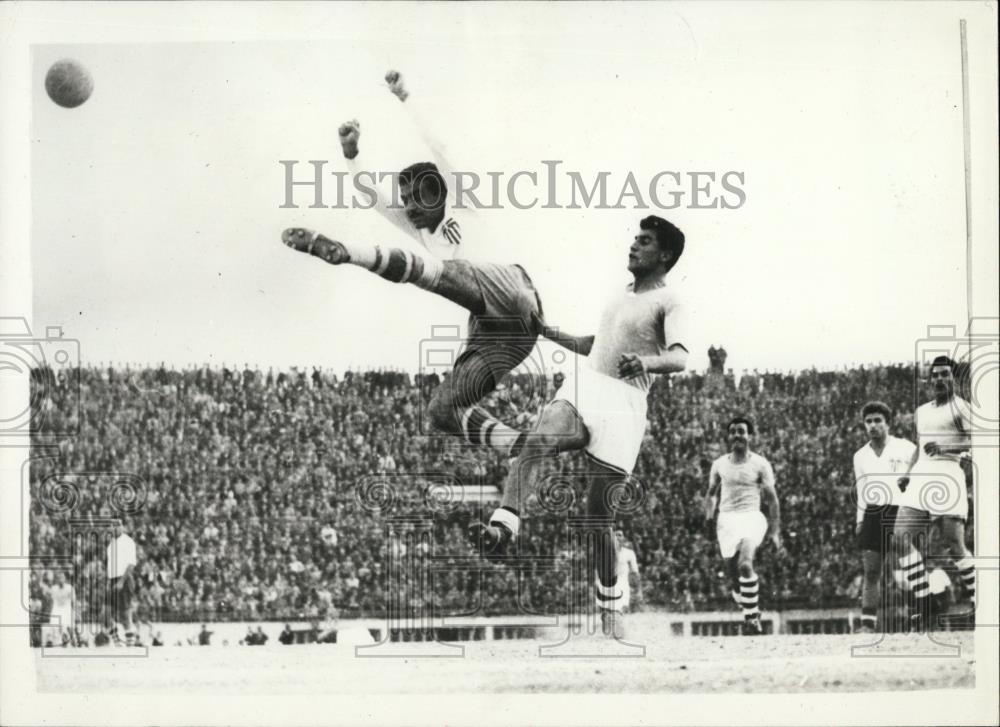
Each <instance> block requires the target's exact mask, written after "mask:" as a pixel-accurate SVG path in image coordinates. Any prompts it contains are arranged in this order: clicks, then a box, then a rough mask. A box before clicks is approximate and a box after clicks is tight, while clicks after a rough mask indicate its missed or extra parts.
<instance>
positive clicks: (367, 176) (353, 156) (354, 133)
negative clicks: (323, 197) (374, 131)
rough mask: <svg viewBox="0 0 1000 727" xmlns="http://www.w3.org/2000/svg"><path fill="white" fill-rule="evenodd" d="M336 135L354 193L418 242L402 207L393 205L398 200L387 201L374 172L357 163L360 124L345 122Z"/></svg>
mask: <svg viewBox="0 0 1000 727" xmlns="http://www.w3.org/2000/svg"><path fill="white" fill-rule="evenodd" d="M337 133H338V135H339V137H340V146H341V151H342V152H343V155H344V161H345V162H346V163H347V169H348V171H350V173H351V180H352V186H353V188H354V191H356V192H359V193H361V195H362V196H363V197H364V198H365V199H366V201H369V202H371V203H372V204H373V205H374V207H375V209H376V210H377V211H378V213H379V214H380V215H382V216H383V217H384V218H385V219H387V220H388V221H389V222H391V223H392V224H393V225H395V226H396V227H398V228H399V229H400V230H402V231H403V232H405V233H406V234H407V235H409V236H410V237H412V238H414V239H415V240H417V241H418V242H420V241H421V240H420V233H418V232H417V230H416V228H414V227H413V225H411V224H410V221H409V220H408V219H406V214H405V213H404V212H403V208H402V206H401V205H398V204H395V203H396V202H398V201H399V200H397V199H393V200H389V201H387V200H386V197H385V192H384V190H383V189H382V185H381V184H380V180H379V179H378V178H377V177H376V172H374V171H373V170H371V169H365V168H363V167H362V166H361V162H360V161H359V159H360V158H361V153H360V144H359V143H358V142H359V140H360V136H361V128H360V124H358V122H357V121H356V120H352V121H347V122H345V123H343V124H341V126H340V129H339V130H338V132H337ZM366 180H370V181H371V186H369V185H367V184H365V183H364V181H366Z"/></svg>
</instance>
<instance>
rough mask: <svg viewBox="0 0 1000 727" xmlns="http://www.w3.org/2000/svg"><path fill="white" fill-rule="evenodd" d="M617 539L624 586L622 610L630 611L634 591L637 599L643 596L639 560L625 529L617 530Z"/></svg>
mask: <svg viewBox="0 0 1000 727" xmlns="http://www.w3.org/2000/svg"><path fill="white" fill-rule="evenodd" d="M615 541H616V543H617V545H618V568H617V570H616V573H618V576H619V578H618V582H619V583H620V584H621V587H622V612H623V613H628V612H629V611H630V610H631V605H632V593H633V592H634V593H635V595H636V600H640V599H641V598H642V585H641V582H640V581H639V561H638V560H637V559H636V557H635V549H634V548H633V547H632V543H630V542H629V541H628V540H626V539H625V531H624V530H617V531H615Z"/></svg>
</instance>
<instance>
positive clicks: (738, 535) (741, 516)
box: [716, 510, 767, 558]
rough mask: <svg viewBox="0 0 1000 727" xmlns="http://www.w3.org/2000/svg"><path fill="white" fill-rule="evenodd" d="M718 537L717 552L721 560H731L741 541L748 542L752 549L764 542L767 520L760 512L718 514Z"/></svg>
mask: <svg viewBox="0 0 1000 727" xmlns="http://www.w3.org/2000/svg"><path fill="white" fill-rule="evenodd" d="M716 532H717V534H718V537H719V551H720V552H721V553H722V557H723V558H732V557H733V556H734V555H736V549H737V548H738V547H739V544H740V541H741V540H749V541H750V542H751V543H752V544H753V547H755V548H756V547H758V546H759V545H760V544H761V543H762V542H763V541H764V535H765V534H766V533H767V518H766V517H764V513H762V512H761V511H760V510H757V511H756V512H720V513H719V522H718V523H717V525H716Z"/></svg>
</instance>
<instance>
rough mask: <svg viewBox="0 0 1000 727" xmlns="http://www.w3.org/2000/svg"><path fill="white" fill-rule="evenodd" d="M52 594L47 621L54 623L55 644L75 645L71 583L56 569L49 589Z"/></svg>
mask: <svg viewBox="0 0 1000 727" xmlns="http://www.w3.org/2000/svg"><path fill="white" fill-rule="evenodd" d="M49 594H50V595H51V596H52V614H51V616H50V617H49V622H50V623H52V624H54V626H53V628H52V631H53V633H54V634H55V636H56V639H55V643H57V644H72V645H73V646H76V645H77V639H76V628H75V624H74V622H73V584H72V583H69V582H68V581H67V580H66V574H65V573H64V572H63V571H61V570H57V571H56V572H55V583H53V584H52V587H51V588H50V589H49Z"/></svg>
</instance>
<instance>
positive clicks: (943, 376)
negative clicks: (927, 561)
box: [893, 356, 976, 628]
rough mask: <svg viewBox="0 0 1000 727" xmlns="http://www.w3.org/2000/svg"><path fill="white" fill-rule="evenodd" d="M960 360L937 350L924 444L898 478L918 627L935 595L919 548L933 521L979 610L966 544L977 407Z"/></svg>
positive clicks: (901, 539)
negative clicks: (964, 390)
mask: <svg viewBox="0 0 1000 727" xmlns="http://www.w3.org/2000/svg"><path fill="white" fill-rule="evenodd" d="M954 369H955V362H954V361H952V360H951V359H950V358H948V357H947V356H938V357H937V358H935V359H934V361H933V362H932V363H931V369H930V383H931V387H932V389H933V392H934V398H933V399H932V400H931V401H929V402H927V403H926V404H922V405H921V406H919V407H917V410H916V412H915V415H914V420H915V424H916V428H917V436H918V438H919V442H920V448H919V449H917V450H915V451H914V452H913V456H912V458H911V460H910V464H909V467H908V468H907V470H906V472H905V474H904V475H903V476H902V477H900V478H899V488H900V490H902V492H903V494H902V496H901V497H900V500H899V512H898V514H897V516H896V527H895V537H894V538H893V542H894V548H895V550H896V553H897V556H898V557H899V565H900V567H901V568H902V569H903V570H904V571H905V573H906V579H907V581H908V583H909V585H910V588H911V590H912V591H913V596H914V600H915V603H914V612H913V613H912V614H911V622H912V627H913V628H922V627H923V626H924V625H925V624H923V623H922V618H921V614H923V613H924V612H925V607H926V599H927V597H928V596H929V595H930V586H929V584H928V582H927V570H926V568H925V566H924V559H923V556H922V555H921V553H920V552H919V550H920V549H924V550H925V554H926V543H924V544H923V545H922V546H918V549H916V550H915V549H914V548H913V545H915V544H916V543H917V542H918V541H919V540H920V539H921V536H923V535H925V534H926V532H927V529H928V527H929V526H930V525H931V524H936V525H937V526H938V527H939V528H940V531H939V533H940V536H941V540H942V542H943V546H944V551H945V552H944V554H945V555H948V556H950V557H951V558H952V560H953V561H954V563H955V567H956V568H957V569H958V573H959V576H960V577H961V579H962V583H963V584H964V585H965V589H966V592H967V593H968V595H969V602H970V604H971V609H970V613H969V616H970V618H972V617H973V616H974V612H975V607H976V569H975V562H974V561H973V560H972V558H971V557H970V554H969V551H968V550H967V549H966V547H965V521H966V519H967V518H968V516H969V496H968V492H967V488H966V483H965V468H964V466H965V464H967V463H968V461H969V459H970V455H969V452H970V448H971V446H972V435H971V433H972V408H971V407H970V405H969V402H967V401H966V400H965V399H963V398H961V397H960V396H956V395H955V376H954Z"/></svg>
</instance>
